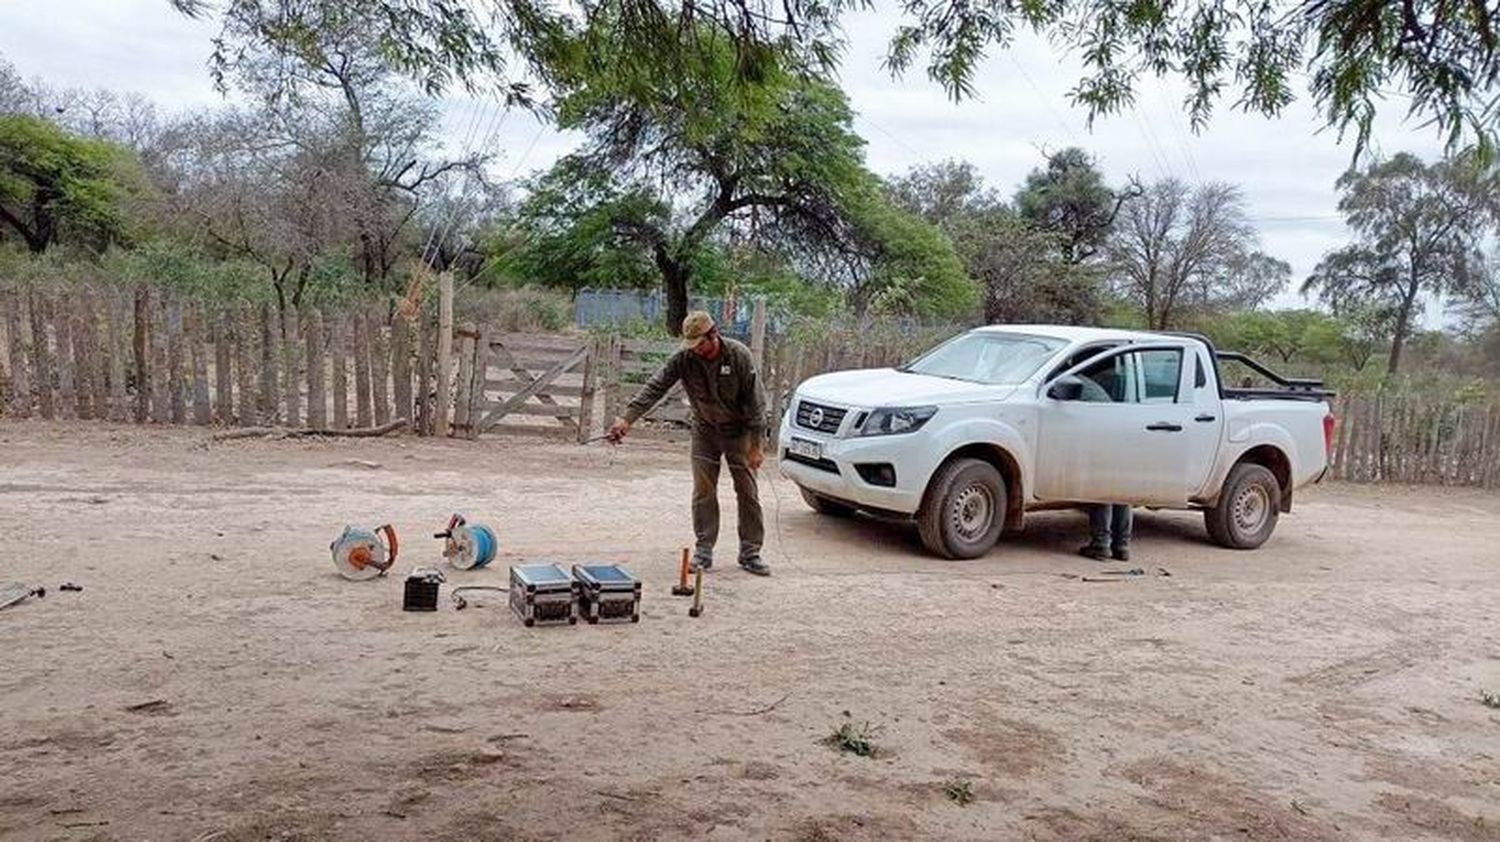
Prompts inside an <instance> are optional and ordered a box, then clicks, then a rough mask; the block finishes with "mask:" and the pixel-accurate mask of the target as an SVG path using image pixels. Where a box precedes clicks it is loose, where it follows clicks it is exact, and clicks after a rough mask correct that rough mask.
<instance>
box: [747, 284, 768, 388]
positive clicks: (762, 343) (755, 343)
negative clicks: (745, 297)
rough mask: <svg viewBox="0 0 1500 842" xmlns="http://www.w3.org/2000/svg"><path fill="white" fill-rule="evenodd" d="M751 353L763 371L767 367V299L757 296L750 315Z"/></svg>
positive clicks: (756, 364)
mask: <svg viewBox="0 0 1500 842" xmlns="http://www.w3.org/2000/svg"><path fill="white" fill-rule="evenodd" d="M750 353H751V355H752V356H754V357H755V366H756V367H757V368H759V369H760V370H761V372H762V373H764V372H765V369H766V299H765V298H764V297H757V298H756V299H755V309H754V310H753V311H752V312H751V315H750Z"/></svg>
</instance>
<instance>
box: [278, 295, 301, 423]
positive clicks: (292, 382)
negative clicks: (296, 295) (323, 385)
mask: <svg viewBox="0 0 1500 842" xmlns="http://www.w3.org/2000/svg"><path fill="white" fill-rule="evenodd" d="M302 357H303V352H302V324H301V319H299V318H298V315H297V305H295V304H288V305H287V307H286V310H284V311H283V312H282V314H281V359H282V365H281V372H282V380H281V385H282V394H283V402H284V404H285V408H286V417H285V418H284V419H283V421H284V423H285V424H286V425H287V426H288V427H298V426H301V424H302Z"/></svg>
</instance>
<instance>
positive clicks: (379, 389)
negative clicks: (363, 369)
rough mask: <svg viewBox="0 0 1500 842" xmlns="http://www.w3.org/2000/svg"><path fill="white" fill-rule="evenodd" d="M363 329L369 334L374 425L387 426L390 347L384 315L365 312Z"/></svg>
mask: <svg viewBox="0 0 1500 842" xmlns="http://www.w3.org/2000/svg"><path fill="white" fill-rule="evenodd" d="M365 329H366V330H368V331H369V332H370V355H371V357H370V400H371V401H372V402H373V404H374V409H375V423H376V424H377V425H380V424H387V423H390V420H391V395H390V389H389V383H390V378H391V345H390V342H389V341H388V340H387V339H386V329H385V314H384V313H382V312H379V311H375V312H370V311H366V315H365Z"/></svg>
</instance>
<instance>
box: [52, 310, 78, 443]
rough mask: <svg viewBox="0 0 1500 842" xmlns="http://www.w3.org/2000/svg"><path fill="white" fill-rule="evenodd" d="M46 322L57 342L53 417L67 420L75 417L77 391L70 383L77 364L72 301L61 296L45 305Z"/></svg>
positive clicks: (73, 384) (54, 355) (73, 383)
mask: <svg viewBox="0 0 1500 842" xmlns="http://www.w3.org/2000/svg"><path fill="white" fill-rule="evenodd" d="M48 310H49V312H48V314H47V315H48V319H47V320H48V321H49V322H51V323H52V333H53V335H54V336H55V337H56V338H57V347H56V350H55V351H54V353H53V356H52V361H53V364H54V365H56V366H57V417H58V418H61V419H63V420H69V419H72V418H77V417H78V389H77V384H76V382H75V381H74V371H75V370H76V369H77V361H76V360H75V359H74V351H75V350H76V349H75V347H74V345H73V325H74V318H73V299H72V297H71V296H68V295H64V296H63V297H62V298H60V299H58V300H57V301H56V302H53V303H50V304H49V305H48Z"/></svg>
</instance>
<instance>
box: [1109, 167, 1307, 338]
mask: <svg viewBox="0 0 1500 842" xmlns="http://www.w3.org/2000/svg"><path fill="white" fill-rule="evenodd" d="M1257 244H1258V239H1257V236H1256V233H1255V229H1254V228H1253V227H1252V226H1251V225H1250V223H1249V220H1248V219H1247V218H1246V213H1245V200H1244V197H1243V195H1242V194H1241V193H1240V190H1239V188H1238V187H1235V186H1234V185H1231V184H1222V183H1211V184H1204V185H1201V186H1199V187H1197V188H1193V187H1190V186H1189V185H1187V184H1185V183H1183V182H1181V181H1178V180H1177V179H1165V180H1162V181H1158V182H1156V183H1154V184H1152V185H1150V186H1148V187H1146V188H1145V189H1144V190H1143V191H1142V193H1141V195H1140V196H1138V197H1136V198H1134V199H1132V200H1130V201H1129V202H1128V203H1126V205H1125V208H1124V210H1123V212H1122V213H1121V215H1120V219H1119V220H1118V221H1117V222H1116V224H1115V230H1114V233H1113V234H1112V236H1111V237H1110V240H1109V242H1108V244H1107V246H1106V256H1107V259H1108V262H1109V267H1110V272H1111V275H1112V279H1113V283H1114V286H1115V289H1116V291H1117V292H1118V293H1119V294H1120V295H1122V296H1123V297H1125V298H1126V299H1127V300H1129V301H1130V302H1131V303H1132V304H1133V305H1135V307H1137V308H1138V309H1139V311H1140V313H1141V315H1142V316H1143V317H1144V318H1145V321H1146V325H1147V327H1149V328H1151V329H1153V330H1162V329H1166V328H1170V327H1173V326H1175V325H1178V324H1180V323H1181V321H1182V319H1183V318H1184V317H1185V316H1187V315H1189V314H1192V313H1202V312H1206V311H1213V310H1224V309H1245V308H1254V307H1258V306H1260V305H1261V304H1263V303H1265V301H1266V300H1267V299H1269V298H1270V297H1271V296H1273V295H1275V294H1276V293H1277V292H1278V291H1280V290H1281V289H1282V288H1283V287H1285V286H1286V283H1287V280H1288V278H1289V277H1290V275H1291V267H1290V266H1288V265H1287V264H1286V263H1285V262H1283V261H1280V260H1277V259H1275V258H1272V257H1269V256H1267V255H1265V254H1263V253H1261V252H1259V251H1257V250H1256V246H1257Z"/></svg>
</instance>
